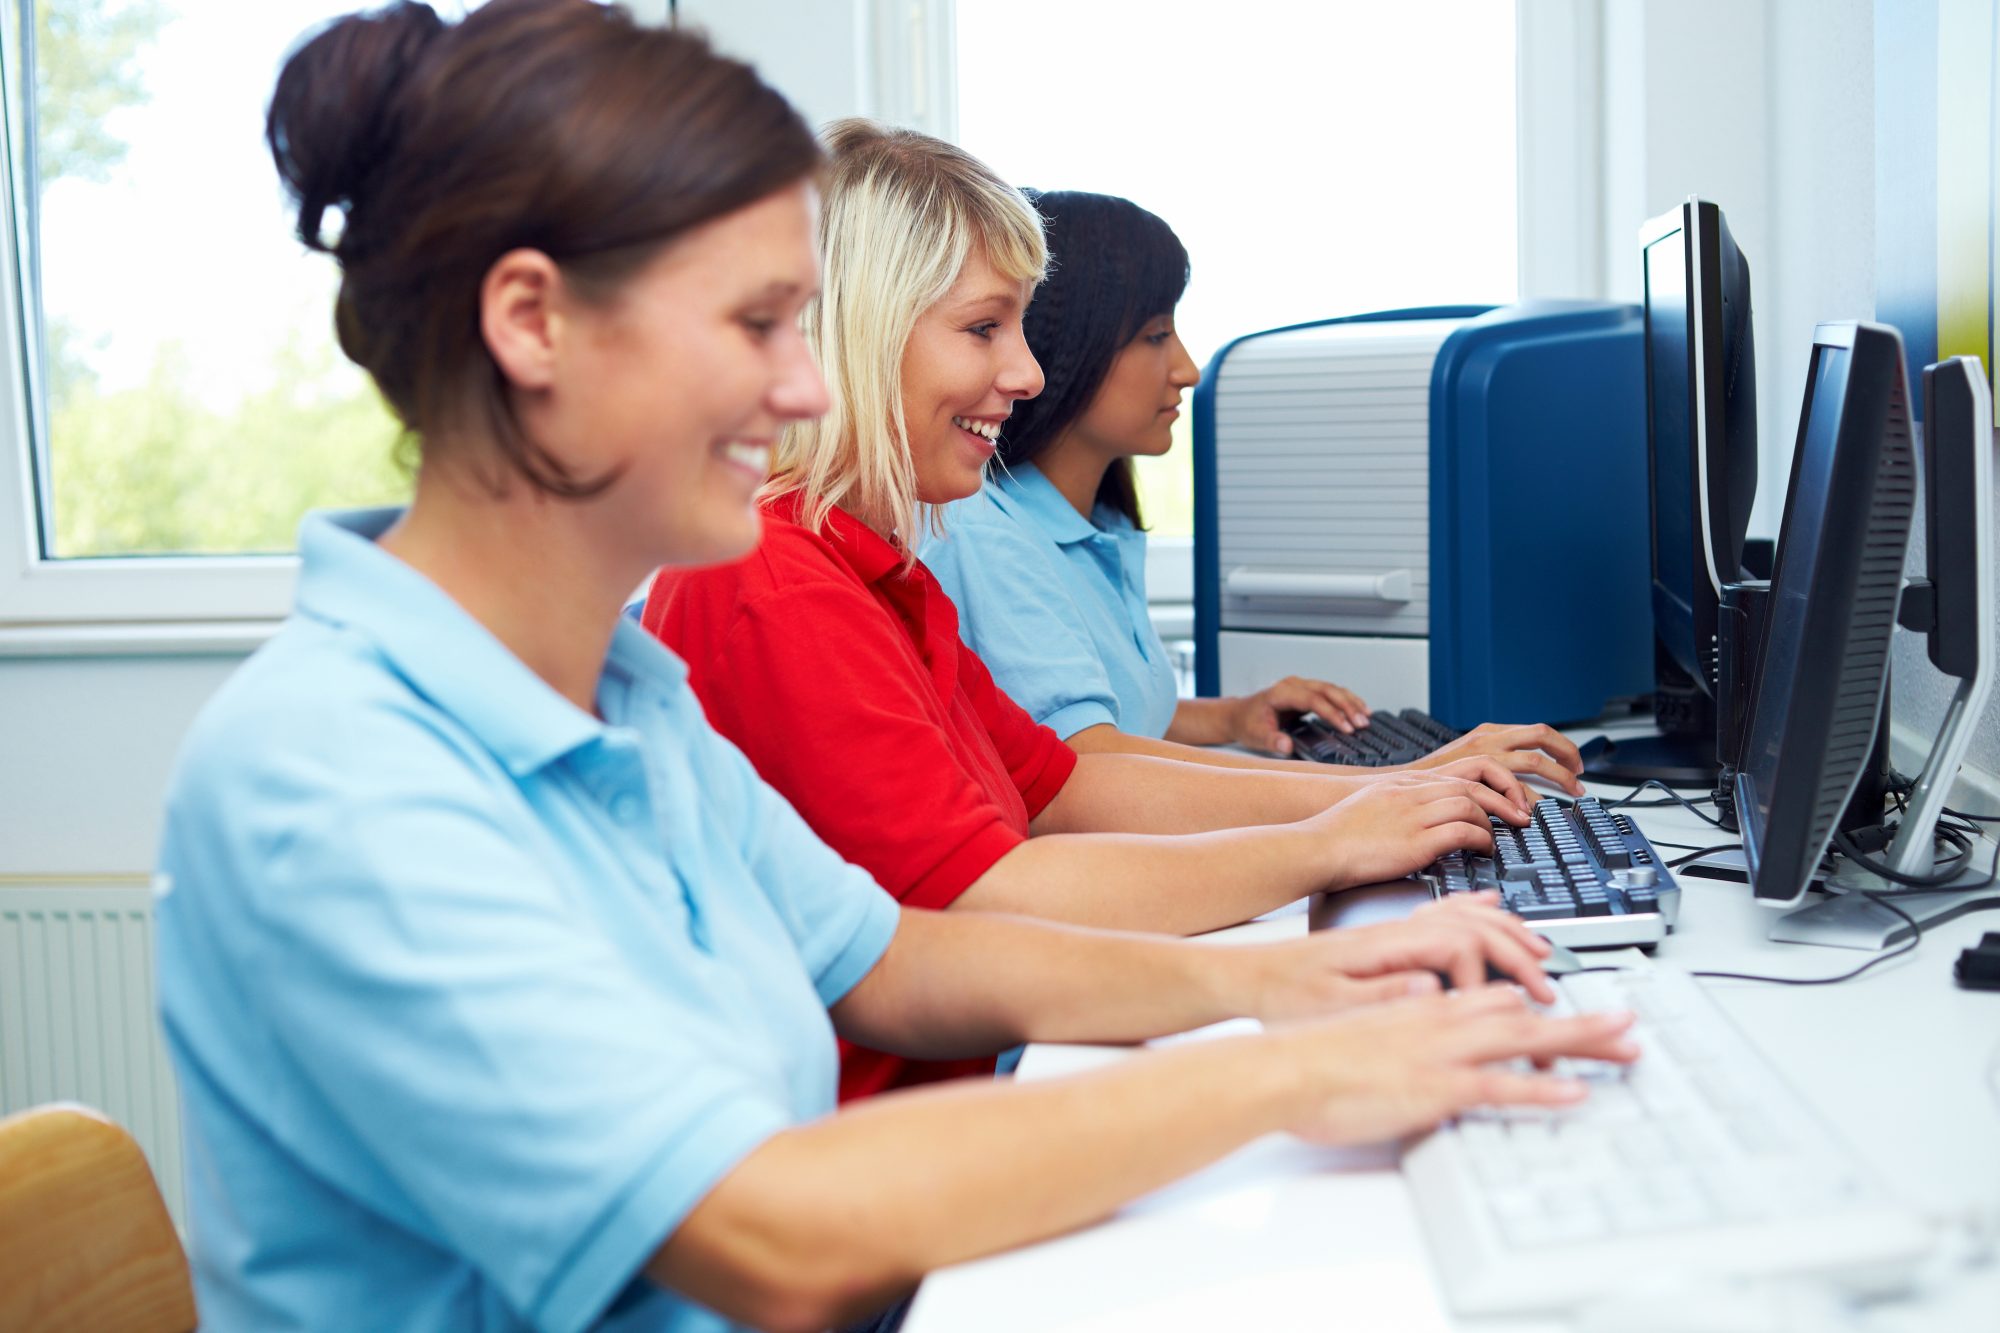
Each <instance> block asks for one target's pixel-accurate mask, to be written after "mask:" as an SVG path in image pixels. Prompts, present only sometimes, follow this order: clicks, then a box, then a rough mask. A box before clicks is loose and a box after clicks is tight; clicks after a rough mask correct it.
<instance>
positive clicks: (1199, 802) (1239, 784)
mask: <svg viewBox="0 0 2000 1333" xmlns="http://www.w3.org/2000/svg"><path fill="white" fill-rule="evenodd" d="M1152 743H1153V744H1158V743H1159V742H1152ZM1368 780H1369V779H1367V778H1363V777H1353V776H1347V775H1343V774H1339V773H1328V772H1314V771H1312V770H1311V769H1307V768H1306V767H1305V766H1304V765H1295V766H1294V767H1293V768H1292V769H1291V770H1290V771H1278V772H1264V771H1237V770H1233V769H1220V768H1211V767H1208V766H1206V765H1202V764H1186V763H1181V762H1179V761H1177V760H1174V759H1167V758H1160V757H1155V756H1152V755H1145V754H1133V753H1125V752H1100V753H1093V754H1081V755H1078V756H1077V762H1076V769H1075V771H1074V772H1072V773H1071V774H1070V776H1069V780H1068V781H1067V782H1065V783H1064V784H1063V787H1062V790H1061V791H1060V792H1058V793H1056V798H1055V799H1054V800H1053V801H1050V802H1049V804H1048V806H1047V807H1046V808H1045V809H1043V811H1042V812H1041V813H1040V814H1039V815H1037V816H1036V817H1035V820H1034V823H1033V824H1032V825H1031V827H1032V828H1033V830H1034V831H1035V832H1036V833H1038V834H1040V833H1200V832H1206V831H1208V830H1211V829H1225V828H1242V827H1244V826H1246V825H1251V824H1289V823H1291V822H1293V821H1295V820H1300V819H1306V818H1309V817H1310V816H1312V815H1315V814H1318V813H1319V812H1320V811H1322V810H1324V809H1326V808H1327V807H1328V806H1330V805H1333V804H1335V803H1337V802H1338V801H1340V800H1342V799H1343V798H1345V797H1348V796H1351V795H1353V794H1354V792H1355V791H1357V790H1358V789H1359V788H1360V787H1361V786H1363V785H1365V784H1366V782H1367V781H1368Z"/></svg>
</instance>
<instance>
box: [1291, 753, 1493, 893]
mask: <svg viewBox="0 0 2000 1333" xmlns="http://www.w3.org/2000/svg"><path fill="white" fill-rule="evenodd" d="M1489 814H1490V815H1493V816H1495V817H1498V818H1501V819H1504V820H1507V821H1508V822H1509V823H1512V824H1525V823H1526V822H1527V820H1528V816H1527V815H1526V814H1525V813H1524V812H1523V811H1522V810H1521V808H1520V807H1519V806H1517V805H1515V804H1514V803H1513V802H1512V801H1510V800H1508V799H1507V798H1506V797H1504V796H1502V795H1501V794H1500V793H1499V792H1497V791H1494V790H1493V789H1492V788H1491V787H1488V786H1485V785H1484V784H1482V783H1477V782H1468V781H1466V780H1465V779H1464V778H1452V777H1442V776H1434V775H1432V774H1428V773H1387V774H1384V775H1382V776H1381V777H1378V778H1373V779H1370V781H1369V783H1368V785H1367V786H1365V787H1363V788H1361V789H1360V790H1359V791H1357V792H1355V793H1354V794H1352V795H1351V796H1347V797H1345V798H1343V799H1341V800H1339V801H1337V802H1335V803H1334V804H1333V805H1330V806H1328V807H1327V808H1326V809H1325V810H1323V811H1321V812H1320V813H1319V814H1316V815H1314V816H1313V817H1312V818H1310V819H1307V820H1302V821H1301V822H1300V825H1299V827H1310V828H1311V829H1312V830H1313V831H1314V832H1315V833H1317V834H1319V835H1321V836H1322V837H1323V838H1324V839H1325V843H1324V845H1325V847H1326V850H1327V853H1328V855H1327V857H1326V860H1325V864H1326V865H1327V866H1328V869H1329V874H1328V877H1327V887H1328V888H1333V889H1347V888H1353V887H1355V886H1356V885H1360V884H1381V883H1385V882H1387V881H1389V880H1396V879H1402V878H1404V877H1405V876H1407V875H1411V874H1414V873H1415V872H1416V871H1418V870H1420V869H1422V868H1423V867H1425V866H1427V865H1429V864H1430V863H1431V862H1432V861H1434V860H1436V859H1437V858H1438V857H1440V856H1443V855H1445V853H1447V852H1450V851H1455V850H1459V849H1466V850H1470V851H1475V852H1479V853H1481V854H1482V855H1487V856H1490V855H1492V854H1493V826H1492V825H1491V824H1490V823H1489V822H1488V820H1487V816H1488V815H1489Z"/></svg>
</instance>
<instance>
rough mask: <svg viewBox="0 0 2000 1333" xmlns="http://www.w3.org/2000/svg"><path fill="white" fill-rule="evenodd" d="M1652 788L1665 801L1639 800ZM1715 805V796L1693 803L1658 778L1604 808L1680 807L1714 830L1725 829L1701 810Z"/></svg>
mask: <svg viewBox="0 0 2000 1333" xmlns="http://www.w3.org/2000/svg"><path fill="white" fill-rule="evenodd" d="M1651 788H1658V789H1659V790H1660V791H1661V792H1663V793H1664V794H1665V799H1663V800H1657V801H1640V800H1638V799H1637V798H1638V795H1639V793H1640V792H1642V791H1646V790H1648V789H1651ZM1714 804H1715V798H1714V797H1713V796H1704V797H1702V798H1701V799H1700V800H1698V801H1691V800H1689V799H1688V798H1687V797H1685V796H1683V795H1681V794H1680V793H1679V792H1677V791H1675V790H1674V789H1673V788H1672V787H1669V786H1668V785H1667V784H1666V783H1664V782H1662V781H1660V780H1659V779H1658V778H1648V779H1646V780H1645V781H1644V782H1642V783H1640V784H1639V785H1638V786H1636V787H1634V788H1633V789H1632V790H1631V791H1630V792H1629V793H1627V794H1626V795H1624V796H1622V797H1620V798H1619V799H1617V800H1615V801H1606V802H1605V803H1604V808H1605V809H1606V810H1620V809H1624V808H1626V807H1628V806H1629V807H1631V808H1632V809H1635V810H1643V809H1649V808H1653V807H1658V806H1668V805H1678V806H1680V807H1681V808H1682V809H1684V810H1686V811H1687V812H1688V813H1689V814H1691V815H1693V816H1694V817H1695V818H1696V819H1699V820H1701V821H1702V822H1703V823H1704V824H1707V825H1709V826H1710V827H1712V828H1723V827H1725V825H1724V824H1723V822H1722V821H1721V820H1719V819H1717V818H1716V817H1715V816H1714V815H1711V814H1709V813H1708V812H1707V811H1706V810H1703V809H1702V808H1701V807H1702V806H1704V805H1714Z"/></svg>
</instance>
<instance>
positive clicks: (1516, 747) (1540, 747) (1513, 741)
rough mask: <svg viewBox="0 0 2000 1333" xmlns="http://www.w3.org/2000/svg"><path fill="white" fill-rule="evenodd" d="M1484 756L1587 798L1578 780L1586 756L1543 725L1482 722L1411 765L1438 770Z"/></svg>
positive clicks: (1565, 738)
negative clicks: (1458, 761) (1461, 760)
mask: <svg viewBox="0 0 2000 1333" xmlns="http://www.w3.org/2000/svg"><path fill="white" fill-rule="evenodd" d="M1481 755H1483V756H1487V757H1490V758H1493V759H1497V760H1499V761H1500V763H1502V764H1504V765H1505V766H1506V767H1507V768H1509V769H1511V770H1512V771H1513V772H1516V773H1528V774H1532V775H1534V776H1535V777H1538V778H1541V779H1542V780H1544V781H1546V782H1550V783H1553V784H1555V786H1557V787H1558V788H1560V789H1561V790H1563V791H1566V792H1568V793H1569V794H1570V795H1572V796H1581V795H1583V783H1582V782H1581V781H1579V780H1578V778H1577V774H1579V773H1581V772H1583V756H1582V755H1581V754H1579V753H1578V752H1577V748H1576V746H1575V744H1574V743H1572V742H1571V740H1570V739H1569V737H1567V736H1565V735H1563V734H1562V733H1561V732H1559V731H1557V730H1556V729H1555V728H1554V727H1549V726H1543V725H1541V724H1539V723H1537V724H1535V725H1532V726H1510V725H1508V724H1506V723H1504V722H1482V723H1480V724H1479V725H1478V726H1476V727H1474V728H1473V729H1472V730H1471V731H1468V732H1466V733H1465V734H1464V735H1463V736H1460V737H1459V738H1458V739H1457V740H1455V741H1452V742H1451V743H1449V744H1447V745H1441V746H1439V747H1438V748H1437V749H1436V750H1433V751H1432V752H1431V753H1430V754H1428V755H1425V756H1424V757H1423V758H1422V759H1419V760H1416V761H1415V762H1414V763H1412V764H1411V765H1410V766H1411V767H1412V768H1428V769H1436V768H1439V767H1441V766H1443V765H1445V764H1449V763H1451V762H1452V761H1453V760H1455V759H1467V758H1472V757H1474V756H1481Z"/></svg>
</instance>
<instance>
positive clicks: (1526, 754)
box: [1068, 699, 1583, 796]
mask: <svg viewBox="0 0 2000 1333" xmlns="http://www.w3.org/2000/svg"><path fill="white" fill-rule="evenodd" d="M1240 702H1242V701H1241V700H1235V699H1183V700H1181V702H1180V709H1178V710H1176V712H1175V714H1174V719H1175V724H1174V726H1173V727H1171V728H1169V729H1168V731H1167V739H1165V740H1154V739H1153V738H1152V737H1150V736H1133V735H1130V734H1128V733H1126V732H1123V731H1120V730H1118V729H1117V728H1116V727H1113V726H1111V725H1110V724H1108V723H1100V724H1099V725H1097V726H1094V727H1085V728H1084V729H1083V730H1082V731H1079V732H1076V733H1075V734H1073V735H1071V736H1070V737H1069V740H1068V744H1069V748H1070V749H1072V750H1075V751H1076V752H1077V753H1078V754H1080V755H1083V754H1135V755H1144V756H1147V757H1149V758H1154V759H1178V760H1180V761H1182V762H1183V763H1189V764H1204V765H1207V766H1208V767H1210V768H1227V769H1251V770H1256V771H1259V772H1265V773H1278V774H1291V775H1300V774H1305V775H1310V776H1313V777H1316V778H1319V779H1320V780H1322V781H1324V780H1325V779H1327V778H1330V777H1331V778H1343V779H1360V780H1363V781H1367V780H1370V779H1373V778H1377V777H1380V776H1381V775H1382V774H1384V773H1418V772H1425V771H1430V770H1436V769H1447V770H1448V771H1453V770H1450V766H1451V765H1453V764H1456V763H1458V762H1459V761H1461V760H1465V759H1491V760H1494V761H1495V762H1496V763H1498V764H1499V765H1500V766H1501V767H1503V768H1505V769H1507V770H1508V771H1509V772H1511V773H1516V774H1525V775H1531V776H1533V777H1537V778H1540V779H1542V780H1543V781H1544V782H1548V783H1550V784H1552V785H1554V786H1556V787H1559V788H1561V789H1562V790H1563V791H1566V792H1569V793H1570V794H1571V795H1575V796H1581V795H1582V794H1583V784H1582V783H1581V782H1580V781H1579V780H1578V779H1577V777H1576V775H1577V774H1579V773H1581V772H1583V756H1582V755H1580V754H1579V753H1578V752H1577V748H1576V745H1575V743H1574V742H1572V741H1571V740H1570V739H1569V738H1568V737H1567V736H1564V735H1563V734H1562V733H1561V732H1559V731H1557V730H1556V729H1555V728H1553V727H1547V726H1509V725H1506V724H1504V723H1498V722H1487V723H1482V724H1481V725H1480V726H1478V727H1475V728H1474V729H1473V730H1471V731H1469V732H1467V733H1466V734H1465V735H1463V736H1461V737H1459V738H1458V739H1457V740H1455V741H1452V742H1451V743H1450V744H1448V745H1444V746H1441V747H1439V748H1438V749H1437V750H1435V751H1433V752H1432V753H1430V754H1427V755H1425V756H1424V757H1423V758H1422V759H1419V760H1416V761H1415V762H1413V763H1408V764H1392V765H1389V766H1387V767H1382V768H1363V767H1359V766H1356V765H1352V764H1317V763H1302V762H1300V761H1298V760H1296V759H1266V758H1261V757H1259V756H1257V755H1250V754H1239V753H1236V752H1234V751H1230V750H1217V749H1208V748H1204V747H1207V746H1216V745H1232V744H1239V745H1251V744H1256V745H1260V746H1261V747H1262V748H1265V749H1270V748H1272V745H1273V744H1275V742H1269V741H1268V740H1267V741H1252V740H1249V739H1246V738H1245V737H1244V736H1239V735H1232V734H1226V733H1224V732H1223V731H1221V730H1219V729H1218V730H1215V731H1210V730H1207V729H1203V730H1200V731H1193V730H1191V729H1183V728H1182V727H1181V726H1180V717H1181V711H1180V710H1185V709H1190V708H1193V709H1197V710H1199V709H1202V708H1206V707H1207V706H1209V705H1216V706H1217V707H1218V708H1219V709H1220V710H1221V711H1222V712H1225V713H1226V712H1227V711H1228V708H1229V706H1232V705H1235V704H1238V703H1240ZM1274 734H1276V735H1278V736H1280V737H1283V733H1282V732H1277V733H1274ZM1196 735H1202V736H1211V735H1212V736H1213V737H1214V739H1210V740H1195V739H1192V737H1193V736H1196ZM1284 744H1285V745H1286V746H1289V745H1290V740H1289V738H1284Z"/></svg>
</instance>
